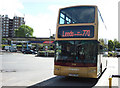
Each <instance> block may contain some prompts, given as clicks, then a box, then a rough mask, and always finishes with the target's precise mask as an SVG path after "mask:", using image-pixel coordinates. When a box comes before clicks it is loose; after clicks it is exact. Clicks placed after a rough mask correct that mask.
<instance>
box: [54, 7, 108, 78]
mask: <svg viewBox="0 0 120 88" xmlns="http://www.w3.org/2000/svg"><path fill="white" fill-rule="evenodd" d="M106 31H107V29H106V26H105V24H104V21H103V18H102V16H101V13H100V11H99V10H98V8H97V6H94V5H89V6H88V5H82V6H70V7H65V8H61V9H59V15H58V20H57V29H56V37H55V46H56V47H55V60H54V74H55V75H60V76H74V77H87V78H98V77H99V76H100V75H101V73H102V72H103V70H104V69H105V68H107V60H106V59H105V58H104V57H103V54H104V52H106V51H107V39H106V35H107V34H106V33H107V32H106Z"/></svg>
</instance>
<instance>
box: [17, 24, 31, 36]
mask: <svg viewBox="0 0 120 88" xmlns="http://www.w3.org/2000/svg"><path fill="white" fill-rule="evenodd" d="M15 37H33V28H31V27H29V26H27V25H21V26H20V27H19V28H18V29H16V30H15Z"/></svg>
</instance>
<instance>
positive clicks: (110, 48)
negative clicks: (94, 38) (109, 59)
mask: <svg viewBox="0 0 120 88" xmlns="http://www.w3.org/2000/svg"><path fill="white" fill-rule="evenodd" d="M113 48H114V43H113V41H112V40H109V41H108V50H109V51H113Z"/></svg>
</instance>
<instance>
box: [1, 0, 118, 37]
mask: <svg viewBox="0 0 120 88" xmlns="http://www.w3.org/2000/svg"><path fill="white" fill-rule="evenodd" d="M118 1H120V0H0V14H1V15H5V14H8V16H9V17H10V18H13V16H22V17H25V22H26V25H28V26H30V27H32V28H33V29H34V34H33V35H34V36H36V37H49V36H50V30H51V35H52V34H55V32H56V22H57V16H58V10H59V8H63V7H66V6H73V5H97V6H98V8H99V10H100V11H101V14H102V17H103V19H104V22H105V24H106V26H107V30H108V36H109V39H114V38H116V39H118ZM49 29H50V30H49Z"/></svg>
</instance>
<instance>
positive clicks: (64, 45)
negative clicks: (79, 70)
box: [56, 41, 98, 63]
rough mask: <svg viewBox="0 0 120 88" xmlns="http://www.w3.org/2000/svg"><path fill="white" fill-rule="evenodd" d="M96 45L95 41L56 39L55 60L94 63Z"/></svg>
mask: <svg viewBox="0 0 120 88" xmlns="http://www.w3.org/2000/svg"><path fill="white" fill-rule="evenodd" d="M97 47H98V44H97V42H96V41H94V42H93V41H92V42H91V41H58V42H57V43H56V60H64V61H65V60H66V61H72V62H75V63H79V62H84V63H96V58H97V53H96V52H97ZM91 59H92V60H91Z"/></svg>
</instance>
